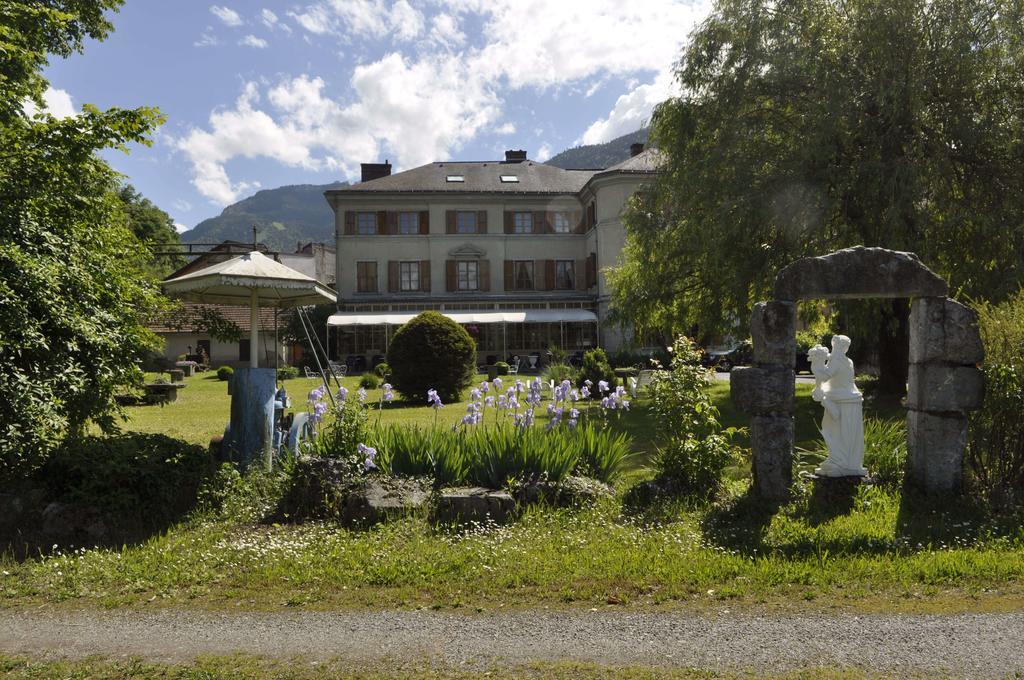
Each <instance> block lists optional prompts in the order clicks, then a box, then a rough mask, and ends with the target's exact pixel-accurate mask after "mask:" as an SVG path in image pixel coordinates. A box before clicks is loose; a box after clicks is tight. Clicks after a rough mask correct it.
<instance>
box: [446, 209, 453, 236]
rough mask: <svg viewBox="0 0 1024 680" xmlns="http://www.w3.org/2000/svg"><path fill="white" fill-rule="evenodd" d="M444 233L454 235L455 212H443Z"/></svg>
mask: <svg viewBox="0 0 1024 680" xmlns="http://www.w3.org/2000/svg"><path fill="white" fill-rule="evenodd" d="M444 233H446V234H454V233H455V211H454V210H445V211H444Z"/></svg>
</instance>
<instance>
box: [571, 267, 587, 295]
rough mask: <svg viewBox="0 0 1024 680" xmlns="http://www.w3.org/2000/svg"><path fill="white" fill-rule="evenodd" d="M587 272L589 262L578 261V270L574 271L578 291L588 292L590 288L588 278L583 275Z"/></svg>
mask: <svg viewBox="0 0 1024 680" xmlns="http://www.w3.org/2000/svg"><path fill="white" fill-rule="evenodd" d="M586 270H587V261H586V260H576V268H575V269H574V270H573V275H574V276H575V277H576V290H586V289H587V288H589V287H590V286H588V285H587V277H586V276H584V274H583V272H585V271H586Z"/></svg>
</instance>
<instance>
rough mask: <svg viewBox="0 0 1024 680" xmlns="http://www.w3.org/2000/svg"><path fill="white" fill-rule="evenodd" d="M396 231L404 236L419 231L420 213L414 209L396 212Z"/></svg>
mask: <svg viewBox="0 0 1024 680" xmlns="http://www.w3.org/2000/svg"><path fill="white" fill-rule="evenodd" d="M398 233H399V234H403V235H405V236H409V235H412V234H418V233H420V214H419V213H418V212H415V211H402V212H400V213H398Z"/></svg>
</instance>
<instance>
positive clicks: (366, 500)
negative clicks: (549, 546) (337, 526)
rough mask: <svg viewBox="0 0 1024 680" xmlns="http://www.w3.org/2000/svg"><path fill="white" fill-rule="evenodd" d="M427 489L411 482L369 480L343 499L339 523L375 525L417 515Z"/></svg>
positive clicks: (425, 499)
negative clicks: (392, 519) (340, 521)
mask: <svg viewBox="0 0 1024 680" xmlns="http://www.w3.org/2000/svg"><path fill="white" fill-rule="evenodd" d="M429 498H430V489H429V487H427V486H426V485H425V484H424V483H423V482H421V481H420V480H415V479H396V478H388V479H370V480H368V481H367V482H366V484H364V485H363V486H362V487H361V488H359V489H356V490H353V491H351V492H350V493H349V494H348V495H347V496H346V497H345V506H344V509H343V510H342V513H341V520H342V522H345V523H346V524H375V523H378V522H383V521H384V520H387V519H391V518H395V517H401V516H404V515H407V514H409V513H412V512H417V511H419V510H421V509H422V508H423V507H424V506H426V504H427V501H428V500H429Z"/></svg>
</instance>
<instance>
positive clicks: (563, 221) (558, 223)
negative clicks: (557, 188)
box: [551, 212, 572, 234]
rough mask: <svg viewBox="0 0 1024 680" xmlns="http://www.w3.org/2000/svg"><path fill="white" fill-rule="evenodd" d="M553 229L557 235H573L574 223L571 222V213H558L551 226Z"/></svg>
mask: <svg viewBox="0 0 1024 680" xmlns="http://www.w3.org/2000/svg"><path fill="white" fill-rule="evenodd" d="M551 228H552V229H553V230H554V231H555V233H556V234H570V233H572V223H571V222H570V221H569V213H567V212H556V213H555V219H554V221H553V223H552V225H551Z"/></svg>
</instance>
